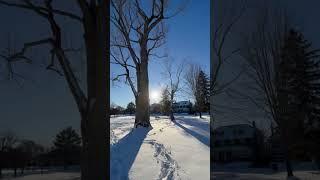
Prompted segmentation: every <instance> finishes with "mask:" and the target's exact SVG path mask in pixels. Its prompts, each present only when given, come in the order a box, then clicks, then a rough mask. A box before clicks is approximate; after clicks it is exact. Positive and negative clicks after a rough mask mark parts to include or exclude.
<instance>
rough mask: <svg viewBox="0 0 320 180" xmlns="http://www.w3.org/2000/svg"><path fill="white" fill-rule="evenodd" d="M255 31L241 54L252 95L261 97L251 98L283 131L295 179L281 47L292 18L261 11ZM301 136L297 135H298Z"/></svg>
mask: <svg viewBox="0 0 320 180" xmlns="http://www.w3.org/2000/svg"><path fill="white" fill-rule="evenodd" d="M257 17H258V18H257V21H256V22H255V28H253V32H249V33H250V34H249V35H248V36H247V37H246V38H245V40H244V47H245V48H244V49H243V50H242V51H241V55H242V56H243V58H244V59H245V60H246V62H247V64H248V67H249V69H248V72H247V73H248V78H249V79H250V90H249V92H248V93H252V94H255V95H260V96H257V97H258V98H256V97H250V100H251V101H252V102H253V103H254V104H256V105H257V106H258V107H259V108H261V109H263V110H264V111H265V112H266V113H267V114H269V115H270V117H271V118H272V121H273V122H275V123H276V125H277V127H278V128H279V131H280V136H281V140H282V142H283V144H284V150H285V159H286V165H287V175H288V177H291V176H293V171H292V167H291V163H290V157H289V152H290V148H289V147H290V145H292V144H293V141H294V140H293V137H292V135H293V134H292V132H290V127H292V125H293V124H295V122H294V120H293V119H290V121H289V120H286V118H285V117H284V114H285V112H287V111H288V106H287V105H286V104H288V103H287V102H284V101H285V96H286V95H285V94H283V92H282V90H281V88H282V87H283V85H284V84H283V83H284V82H283V81H282V80H281V77H280V72H281V70H280V65H281V63H282V58H281V48H282V47H283V43H284V38H285V35H286V33H287V32H288V26H289V22H288V18H287V16H286V15H285V13H283V12H282V11H280V12H276V11H271V10H269V9H265V8H264V10H261V9H260V14H259V15H258V16H257ZM296 133H297V132H296Z"/></svg>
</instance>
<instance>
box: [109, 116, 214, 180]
mask: <svg viewBox="0 0 320 180" xmlns="http://www.w3.org/2000/svg"><path fill="white" fill-rule="evenodd" d="M110 124H111V136H110V138H111V139H110V141H111V155H110V156H111V161H110V163H111V179H113V180H118V179H119V180H120V179H121V180H122V179H132V180H144V179H146V180H149V179H150V180H151V179H152V180H153V179H161V180H162V179H165V180H171V179H177V180H178V179H183V180H184V179H186V180H187V179H197V180H202V179H203V180H207V179H209V178H210V143H209V142H210V140H209V138H210V128H209V116H205V117H204V119H200V118H198V117H195V116H188V115H185V116H176V122H175V123H174V122H171V121H170V120H169V119H168V118H167V117H163V116H161V117H151V125H152V127H153V128H152V129H145V128H138V129H133V128H132V127H133V124H134V117H132V116H131V117H130V116H125V117H117V118H111V123H110Z"/></svg>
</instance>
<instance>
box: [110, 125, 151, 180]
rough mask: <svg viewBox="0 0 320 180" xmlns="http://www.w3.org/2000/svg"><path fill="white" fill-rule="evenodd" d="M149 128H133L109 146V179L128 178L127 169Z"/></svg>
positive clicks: (129, 167) (131, 163)
mask: <svg viewBox="0 0 320 180" xmlns="http://www.w3.org/2000/svg"><path fill="white" fill-rule="evenodd" d="M150 130H151V129H150V128H134V129H132V130H131V131H130V132H129V133H128V134H127V135H126V136H125V137H123V138H122V139H120V140H119V141H118V142H117V143H116V144H113V145H112V146H111V151H110V152H111V153H110V174H111V179H129V171H130V169H131V167H132V165H133V163H134V161H135V159H136V156H137V154H138V152H139V150H140V147H141V145H142V143H143V140H144V139H145V137H146V136H147V134H148V132H149V131H150Z"/></svg>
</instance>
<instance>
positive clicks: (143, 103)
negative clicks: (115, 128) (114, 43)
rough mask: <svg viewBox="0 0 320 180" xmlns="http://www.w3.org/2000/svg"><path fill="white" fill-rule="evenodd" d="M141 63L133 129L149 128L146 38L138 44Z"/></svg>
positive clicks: (138, 70)
mask: <svg viewBox="0 0 320 180" xmlns="http://www.w3.org/2000/svg"><path fill="white" fill-rule="evenodd" d="M140 47H141V50H140V57H141V63H140V65H139V66H138V67H137V74H136V75H137V94H136V119H135V127H138V126H143V127H150V126H151V124H150V105H149V104H150V102H149V75H148V52H147V49H148V48H147V47H148V46H147V36H146V37H145V38H144V40H142V41H141V44H140Z"/></svg>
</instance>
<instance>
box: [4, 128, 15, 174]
mask: <svg viewBox="0 0 320 180" xmlns="http://www.w3.org/2000/svg"><path fill="white" fill-rule="evenodd" d="M17 142H18V138H17V137H16V135H15V134H14V133H12V132H9V131H8V132H4V133H1V134H0V178H1V177H2V169H3V168H5V167H8V166H9V161H10V157H9V156H8V155H9V152H10V151H11V150H12V149H14V147H15V145H16V144H17Z"/></svg>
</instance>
